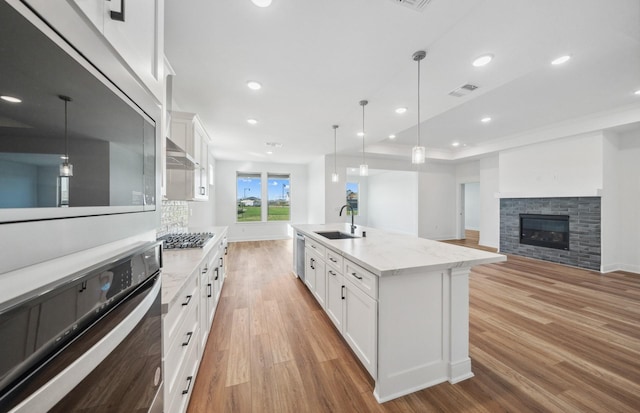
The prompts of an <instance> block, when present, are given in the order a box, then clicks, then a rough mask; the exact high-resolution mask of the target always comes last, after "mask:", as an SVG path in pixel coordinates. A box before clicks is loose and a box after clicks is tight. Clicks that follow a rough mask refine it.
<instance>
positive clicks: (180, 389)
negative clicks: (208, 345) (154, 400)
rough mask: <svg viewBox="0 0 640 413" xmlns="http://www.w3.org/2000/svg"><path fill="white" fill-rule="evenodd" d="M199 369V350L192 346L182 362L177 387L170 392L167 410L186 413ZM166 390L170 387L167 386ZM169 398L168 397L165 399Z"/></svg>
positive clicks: (174, 412)
mask: <svg viewBox="0 0 640 413" xmlns="http://www.w3.org/2000/svg"><path fill="white" fill-rule="evenodd" d="M197 371H198V351H197V349H196V347H195V346H194V347H192V348H191V349H190V350H189V352H188V353H187V357H186V358H185V360H184V363H183V364H182V367H181V369H180V374H179V376H178V379H177V380H176V385H175V386H174V387H175V389H174V390H173V391H172V392H171V393H169V394H168V395H169V397H168V399H169V400H170V402H169V403H167V406H168V409H165V412H171V413H184V412H185V411H186V410H187V405H188V404H189V399H190V398H191V392H192V391H193V385H194V384H195V381H196V373H197ZM165 391H168V389H166V388H165ZM165 400H167V399H165Z"/></svg>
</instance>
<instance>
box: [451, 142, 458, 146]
mask: <svg viewBox="0 0 640 413" xmlns="http://www.w3.org/2000/svg"><path fill="white" fill-rule="evenodd" d="M451 146H453V147H458V146H460V142H453V143H452V144H451Z"/></svg>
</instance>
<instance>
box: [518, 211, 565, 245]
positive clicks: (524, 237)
mask: <svg viewBox="0 0 640 413" xmlns="http://www.w3.org/2000/svg"><path fill="white" fill-rule="evenodd" d="M520 243H521V244H528V245H536V246H539V247H547V248H555V249H560V250H569V216H568V215H540V214H520Z"/></svg>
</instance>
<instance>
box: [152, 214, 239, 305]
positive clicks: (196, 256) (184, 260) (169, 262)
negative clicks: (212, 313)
mask: <svg viewBox="0 0 640 413" xmlns="http://www.w3.org/2000/svg"><path fill="white" fill-rule="evenodd" d="M192 232H213V233H214V234H215V235H214V237H213V238H212V239H210V240H209V241H208V242H207V243H206V245H205V246H204V247H203V248H189V249H172V250H163V251H162V312H163V313H166V312H167V311H168V309H169V307H170V306H171V304H173V302H174V301H175V300H176V299H177V298H178V297H179V296H180V293H181V292H182V290H183V289H184V286H185V284H186V281H187V278H189V276H190V275H191V274H193V272H194V271H195V270H196V269H197V268H198V267H199V266H200V264H201V263H202V260H203V259H204V258H205V257H206V256H207V254H208V253H209V252H210V251H211V250H213V249H214V248H218V244H219V243H220V240H221V239H222V238H223V236H224V235H226V233H227V227H209V228H198V229H195V230H193V231H192Z"/></svg>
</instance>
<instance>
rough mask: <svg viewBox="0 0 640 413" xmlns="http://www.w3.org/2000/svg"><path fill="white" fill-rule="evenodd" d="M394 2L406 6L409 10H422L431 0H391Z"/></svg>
mask: <svg viewBox="0 0 640 413" xmlns="http://www.w3.org/2000/svg"><path fill="white" fill-rule="evenodd" d="M391 1H392V2H394V3H396V4H400V5H402V6H405V7H408V8H410V9H411V10H415V11H422V10H424V9H425V8H426V7H427V5H429V3H431V0H391Z"/></svg>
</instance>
